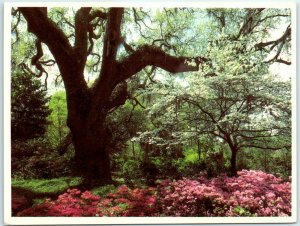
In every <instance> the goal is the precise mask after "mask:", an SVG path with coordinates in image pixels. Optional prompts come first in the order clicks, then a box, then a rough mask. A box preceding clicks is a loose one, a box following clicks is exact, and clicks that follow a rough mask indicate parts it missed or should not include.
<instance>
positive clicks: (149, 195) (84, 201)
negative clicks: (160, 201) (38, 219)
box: [17, 185, 157, 217]
mask: <svg viewBox="0 0 300 226" xmlns="http://www.w3.org/2000/svg"><path fill="white" fill-rule="evenodd" d="M154 190H155V189H153V188H148V189H139V188H136V189H134V190H132V189H129V188H128V187H127V186H125V185H123V186H120V187H119V188H118V190H117V192H116V193H111V194H108V195H107V197H105V198H100V197H99V196H97V195H94V194H92V193H91V192H90V191H85V192H81V191H80V190H78V189H69V190H68V191H67V192H66V193H64V194H62V195H60V196H58V198H57V200H55V201H51V200H49V199H48V200H46V201H45V202H44V203H43V204H40V205H34V206H33V207H31V208H28V209H25V210H23V211H21V212H19V213H18V214H17V215H18V216H70V217H79V216H154V215H155V214H156V213H157V211H156V198H155V196H153V192H154Z"/></svg>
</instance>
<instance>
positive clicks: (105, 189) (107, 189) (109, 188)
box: [92, 185, 117, 197]
mask: <svg viewBox="0 0 300 226" xmlns="http://www.w3.org/2000/svg"><path fill="white" fill-rule="evenodd" d="M116 190H117V188H116V187H115V186H114V185H106V186H102V187H97V188H94V189H92V193H93V194H95V195H99V196H101V197H105V196H106V195H107V194H108V193H111V192H115V191H116Z"/></svg>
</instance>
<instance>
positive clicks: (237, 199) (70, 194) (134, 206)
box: [18, 170, 291, 216]
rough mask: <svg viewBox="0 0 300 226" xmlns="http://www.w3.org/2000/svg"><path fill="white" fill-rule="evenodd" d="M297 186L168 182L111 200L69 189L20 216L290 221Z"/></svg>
mask: <svg viewBox="0 0 300 226" xmlns="http://www.w3.org/2000/svg"><path fill="white" fill-rule="evenodd" d="M290 203H291V183H290V181H289V182H284V181H282V180H281V179H280V178H276V177H275V176H274V175H271V174H267V173H264V172H261V171H253V170H250V171H247V170H242V171H239V172H238V176H237V177H227V176H225V175H222V176H219V177H217V178H213V179H210V180H208V179H206V178H205V177H204V176H199V177H198V178H197V179H194V180H190V179H186V178H184V179H182V180H177V181H170V180H164V181H162V182H161V183H160V184H159V186H158V187H157V188H151V187H149V188H145V189H142V188H135V189H130V188H128V187H127V186H125V185H123V186H120V187H119V188H118V189H117V191H116V192H112V193H109V194H108V195H107V196H105V197H100V196H97V195H94V194H93V193H91V192H90V191H85V192H81V191H79V190H77V189H69V190H68V191H67V192H66V193H64V194H62V195H60V196H59V197H58V198H57V200H54V201H52V200H46V202H44V203H43V204H39V205H34V206H33V207H31V208H29V209H25V210H23V211H21V212H19V213H18V216H289V215H290V214H291V204H290Z"/></svg>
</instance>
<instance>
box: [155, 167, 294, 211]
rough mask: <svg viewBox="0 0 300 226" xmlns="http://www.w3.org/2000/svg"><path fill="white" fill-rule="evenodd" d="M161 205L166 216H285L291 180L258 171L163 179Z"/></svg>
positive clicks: (289, 204) (289, 200)
mask: <svg viewBox="0 0 300 226" xmlns="http://www.w3.org/2000/svg"><path fill="white" fill-rule="evenodd" d="M159 196H160V197H161V199H160V205H161V209H162V210H164V211H163V213H164V214H165V215H168V216H289V215H291V183H290V182H284V181H282V179H280V178H276V177H275V176H274V175H272V174H267V173H264V172H261V171H254V170H250V171H247V170H242V171H239V172H238V177H227V176H226V175H222V176H220V177H217V178H213V179H211V180H208V179H206V178H205V177H203V176H200V177H199V178H198V179H197V180H189V179H183V180H178V181H164V182H163V183H162V184H161V185H160V187H159Z"/></svg>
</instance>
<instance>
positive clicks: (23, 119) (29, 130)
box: [11, 70, 51, 140]
mask: <svg viewBox="0 0 300 226" xmlns="http://www.w3.org/2000/svg"><path fill="white" fill-rule="evenodd" d="M11 84H12V87H11V88H12V97H11V100H12V103H11V131H12V139H13V140H16V139H21V140H26V139H32V138H36V137H39V136H43V135H44V134H45V132H46V128H47V124H48V120H47V117H48V115H49V114H50V113H51V110H50V109H49V107H48V101H49V98H48V97H47V93H46V91H45V90H44V89H43V86H42V84H41V82H40V80H39V79H37V78H34V77H33V76H32V75H29V74H27V73H24V72H21V71H18V70H17V71H14V72H13V74H12V80H11Z"/></svg>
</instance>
